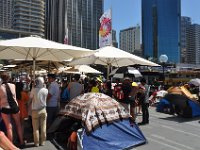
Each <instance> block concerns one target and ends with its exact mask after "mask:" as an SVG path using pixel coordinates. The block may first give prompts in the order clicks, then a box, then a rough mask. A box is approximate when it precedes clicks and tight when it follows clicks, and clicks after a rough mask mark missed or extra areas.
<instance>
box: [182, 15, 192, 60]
mask: <svg viewBox="0 0 200 150" xmlns="http://www.w3.org/2000/svg"><path fill="white" fill-rule="evenodd" d="M190 25H191V18H190V17H186V16H182V17H181V63H186V62H188V61H187V42H188V41H187V30H188V29H189V27H190Z"/></svg>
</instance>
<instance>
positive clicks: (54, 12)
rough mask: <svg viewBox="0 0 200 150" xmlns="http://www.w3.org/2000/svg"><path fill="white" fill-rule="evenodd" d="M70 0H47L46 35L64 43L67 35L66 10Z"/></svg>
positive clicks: (50, 38)
mask: <svg viewBox="0 0 200 150" xmlns="http://www.w3.org/2000/svg"><path fill="white" fill-rule="evenodd" d="M67 1H68V0H46V6H45V7H46V9H45V10H46V12H45V14H46V15H45V16H46V17H45V27H46V29H45V37H46V38H47V39H49V40H52V41H56V42H59V43H63V41H64V36H65V11H66V10H67Z"/></svg>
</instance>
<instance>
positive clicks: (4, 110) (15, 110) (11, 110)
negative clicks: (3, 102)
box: [1, 106, 19, 114]
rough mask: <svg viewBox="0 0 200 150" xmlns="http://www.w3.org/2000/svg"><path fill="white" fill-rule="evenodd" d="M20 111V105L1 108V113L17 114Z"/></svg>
mask: <svg viewBox="0 0 200 150" xmlns="http://www.w3.org/2000/svg"><path fill="white" fill-rule="evenodd" d="M18 112H19V107H18V106H17V107H14V108H1V113H4V114H17V113H18Z"/></svg>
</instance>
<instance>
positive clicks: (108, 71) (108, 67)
mask: <svg viewBox="0 0 200 150" xmlns="http://www.w3.org/2000/svg"><path fill="white" fill-rule="evenodd" d="M109 74H110V64H107V80H109Z"/></svg>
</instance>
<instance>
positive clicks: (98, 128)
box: [48, 93, 147, 150]
mask: <svg viewBox="0 0 200 150" xmlns="http://www.w3.org/2000/svg"><path fill="white" fill-rule="evenodd" d="M60 114H64V115H66V116H67V117H71V118H73V119H77V120H80V121H81V122H82V123H81V124H82V125H83V126H82V131H80V130H78V132H77V134H78V139H79V140H78V143H79V144H78V146H79V147H80V149H83V150H88V149H89V150H90V149H91V150H93V149H94V150H106V149H109V150H116V149H125V148H130V147H134V146H137V145H140V144H144V143H146V142H147V141H146V139H145V137H144V135H143V134H142V132H141V130H140V129H139V127H138V126H137V124H135V123H133V122H130V120H129V118H130V115H129V113H128V112H127V111H126V109H125V108H124V107H123V106H122V105H121V104H120V103H118V102H117V101H116V100H114V99H113V98H111V97H109V96H107V95H105V94H103V93H85V94H82V95H80V96H77V97H75V98H74V99H72V100H71V101H70V102H69V103H68V104H67V105H66V106H65V109H63V110H60ZM58 122H59V121H58V120H57V121H56V123H55V124H57V123H58ZM67 123H69V121H67ZM60 125H61V126H64V125H63V123H62V121H61V122H60ZM56 126H58V125H56ZM55 128H57V127H54V129H52V128H51V130H50V131H48V132H51V133H55Z"/></svg>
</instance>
